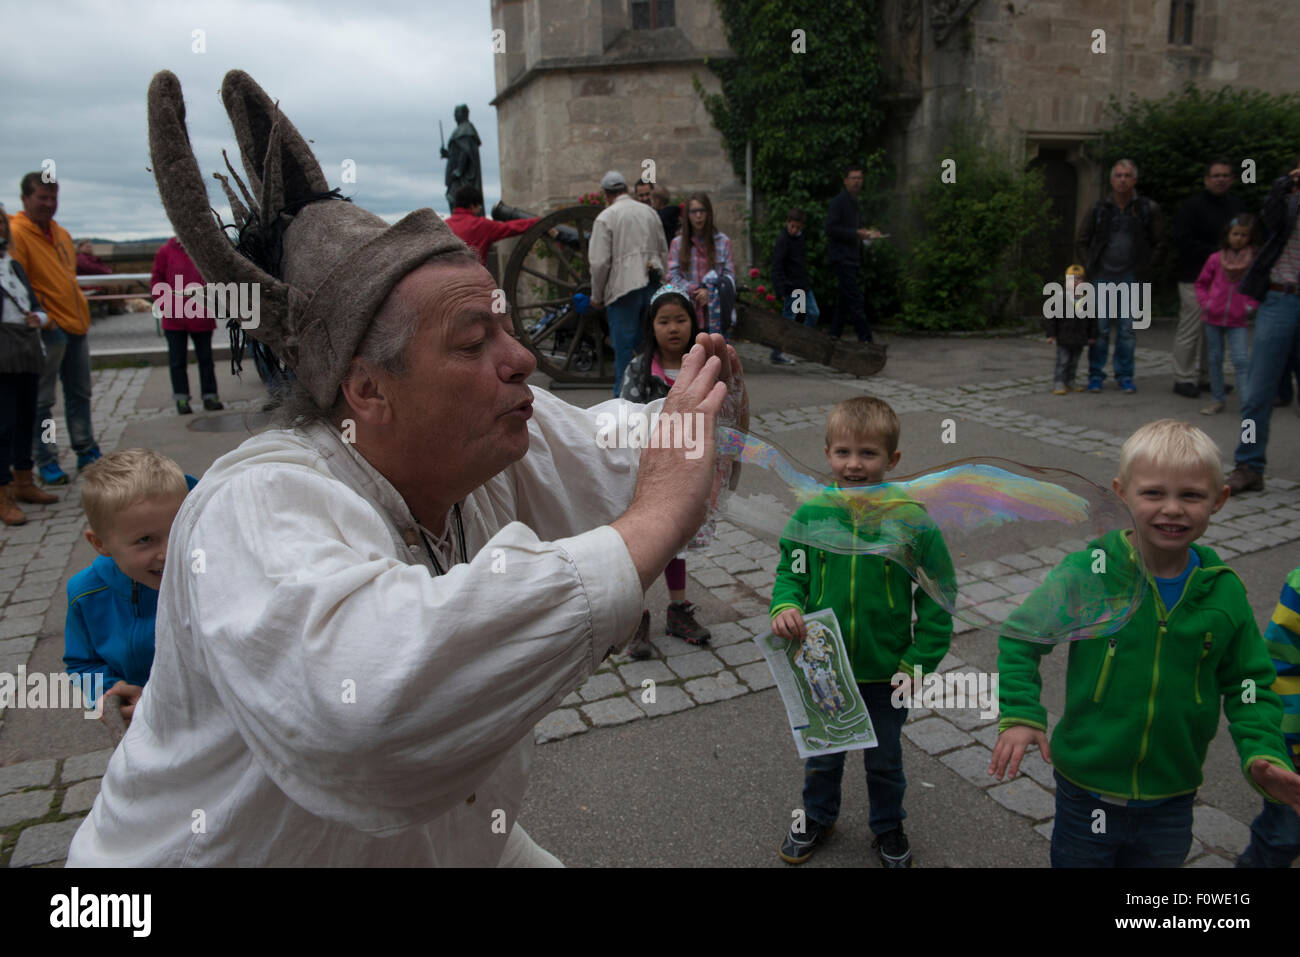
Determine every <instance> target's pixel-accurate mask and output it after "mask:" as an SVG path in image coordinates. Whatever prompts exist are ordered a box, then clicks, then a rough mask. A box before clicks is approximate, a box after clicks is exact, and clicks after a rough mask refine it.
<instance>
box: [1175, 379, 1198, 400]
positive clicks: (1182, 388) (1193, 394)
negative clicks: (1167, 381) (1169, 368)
mask: <svg viewBox="0 0 1300 957" xmlns="http://www.w3.org/2000/svg"><path fill="white" fill-rule="evenodd" d="M1200 394H1201V390H1200V388H1199V387H1197V386H1194V385H1192V384H1191V383H1190V382H1175V383H1174V395H1181V396H1182V397H1183V398H1184V399H1195V398H1199V397H1200Z"/></svg>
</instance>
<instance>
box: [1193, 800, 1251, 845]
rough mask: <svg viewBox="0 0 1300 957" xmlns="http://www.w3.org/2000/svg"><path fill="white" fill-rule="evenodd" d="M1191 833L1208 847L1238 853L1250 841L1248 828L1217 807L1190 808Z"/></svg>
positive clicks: (1204, 805)
mask: <svg viewBox="0 0 1300 957" xmlns="http://www.w3.org/2000/svg"><path fill="white" fill-rule="evenodd" d="M1192 834H1194V835H1195V836H1196V837H1197V838H1198V839H1199V840H1200V842H1201V843H1202V844H1204V845H1205V846H1206V847H1209V848H1215V849H1218V850H1222V851H1228V852H1230V853H1232V854H1234V855H1236V854H1240V853H1241V852H1242V851H1244V850H1245V849H1246V845H1247V844H1249V843H1250V828H1249V827H1247V826H1246V825H1245V824H1242V823H1241V822H1240V821H1238V820H1237V819H1236V818H1234V817H1230V816H1229V815H1227V814H1225V813H1224V812H1223V811H1220V810H1219V809H1218V808H1217V807H1210V806H1209V805H1208V804H1201V805H1198V806H1196V807H1194V808H1192Z"/></svg>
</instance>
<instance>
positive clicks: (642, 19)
mask: <svg viewBox="0 0 1300 957" xmlns="http://www.w3.org/2000/svg"><path fill="white" fill-rule="evenodd" d="M674 23H675V18H674V16H673V0H632V29H633V30H658V29H659V28H660V27H671V26H673V25H674Z"/></svg>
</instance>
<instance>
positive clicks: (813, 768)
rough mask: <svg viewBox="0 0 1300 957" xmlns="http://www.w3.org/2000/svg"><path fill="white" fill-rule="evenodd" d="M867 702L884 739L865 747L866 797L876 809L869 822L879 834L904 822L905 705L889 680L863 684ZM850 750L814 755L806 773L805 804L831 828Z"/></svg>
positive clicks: (873, 830) (804, 778) (863, 694)
mask: <svg viewBox="0 0 1300 957" xmlns="http://www.w3.org/2000/svg"><path fill="white" fill-rule="evenodd" d="M858 690H859V691H861V692H862V700H863V703H864V704H866V706H867V713H868V714H869V715H871V724H872V727H874V728H875V731H876V739H877V740H878V741H879V744H877V745H876V747H874V748H868V749H867V750H865V751H863V752H862V763H863V765H864V766H865V767H866V771H867V797H868V799H869V800H870V802H871V814H870V817H869V818H868V819H867V823H868V824H869V825H870V827H871V833H872V834H876V835H880V834H885V833H887V832H889V831H892V830H893V829H894V828H896V827H899V826H900V825H901V824H902V823H903V819H904V818H906V817H907V812H906V811H904V810H903V794H904V793H905V792H906V791H907V778H906V777H904V776H903V741H902V735H903V722H904V721H906V720H907V709H906V708H895V707H894V705H893V703H892V702H891V701H890V698H891V697H892V695H893V692H894V689H893V686H892V685H890V684H888V683H887V682H880V683H873V684H859V685H858ZM847 754H848V752H847V751H840V752H837V753H836V754H823V755H818V756H817V757H812V758H809V759H808V761H807V763H806V764H805V765H804V773H803V806H804V810H805V811H806V812H807V814H808V817H810V818H812V819H813V820H814V821H816V822H817V823H818V824H822V825H824V826H827V827H829V826H830V825H832V824H834V823H835V821H836V820H837V819H838V818H839V816H840V782H841V781H842V780H843V778H844V759H845V757H846V755H847Z"/></svg>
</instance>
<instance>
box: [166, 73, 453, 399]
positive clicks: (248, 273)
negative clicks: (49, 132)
mask: <svg viewBox="0 0 1300 957" xmlns="http://www.w3.org/2000/svg"><path fill="white" fill-rule="evenodd" d="M221 99H222V102H223V103H224V104H225V107H226V112H227V114H228V115H229V116H230V122H231V125H232V126H233V127H234V131H235V140H236V142H237V143H238V145H239V155H240V159H241V161H242V163H243V167H244V172H245V174H246V175H247V177H248V186H247V187H246V186H245V185H244V183H243V181H242V180H240V178H239V176H238V174H236V173H235V171H234V169H233V168H231V166H230V160H229V158H227V159H226V168H227V169H228V170H229V172H230V174H231V176H232V177H233V178H234V180H235V182H236V183H237V184H238V186H239V189H240V192H241V194H242V195H243V201H242V202H241V201H240V199H238V198H237V197H236V196H235V194H234V192H233V191H232V190H231V188H230V182H229V180H227V179H226V177H225V176H223V175H222V174H220V173H214V174H213V176H214V177H216V178H217V179H219V180H220V181H221V185H222V188H223V189H224V190H225V192H226V195H227V197H228V198H229V200H230V208H231V211H232V212H233V214H234V217H235V225H236V226H237V227H239V231H240V242H239V246H238V247H236V246H235V245H234V244H232V243H231V241H230V239H229V238H228V237H227V235H226V233H225V232H224V230H223V228H222V226H221V224H220V222H219V221H218V219H217V217H216V214H215V213H214V212H213V211H212V209H211V206H210V204H209V202H208V194H207V189H206V187H205V186H204V182H203V176H202V174H201V173H200V171H199V165H198V162H197V160H196V159H195V158H194V151H193V148H192V147H191V145H190V139H189V133H188V131H187V130H186V126H185V100H184V98H183V97H182V95H181V85H180V81H179V80H178V79H177V78H176V76H175V74H173V73H171V72H170V71H167V70H163V71H162V72H160V73H158V74H157V75H156V76H155V77H154V78H153V81H152V82H151V83H150V84H149V151H150V154H151V156H152V159H153V170H154V177H155V178H156V179H157V182H158V193H159V195H160V196H161V197H162V202H163V208H164V209H165V210H166V211H167V216H168V218H169V219H170V220H171V223H172V227H173V228H174V229H175V230H176V235H177V236H178V237H180V240H181V242H182V243H183V244H184V245H185V248H186V251H187V252H188V253H189V255H190V257H191V258H192V259H193V260H194V263H195V265H197V266H198V267H199V271H200V272H201V273H202V274H203V277H204V280H205V281H207V282H212V283H227V282H239V283H257V284H258V285H259V304H260V315H259V316H258V323H257V325H256V326H255V327H250V328H248V329H247V330H246V331H247V333H248V334H249V335H251V336H253V337H254V338H255V339H257V340H258V341H259V342H262V343H264V344H265V345H266V346H267V348H269V349H271V350H272V351H273V352H275V353H276V355H278V356H280V357H281V358H282V359H283V360H284V361H285V363H286V364H287V365H288V366H289V367H290V368H292V369H293V370H294V374H295V375H296V376H297V377H298V379H299V380H300V381H301V382H302V383H303V385H304V386H305V387H306V388H307V390H308V391H309V392H310V394H311V396H312V399H313V400H314V401H315V402H316V404H317V405H318V406H319V407H321V408H322V409H328V408H330V407H331V406H332V405H333V404H334V401H335V398H336V397H337V395H338V389H339V384H340V383H341V382H342V381H343V377H344V375H345V374H346V373H347V370H348V366H349V364H350V363H351V361H352V357H353V356H354V355H355V354H356V351H357V347H358V346H359V345H360V343H361V340H362V338H363V337H364V336H365V334H366V330H367V329H369V327H370V322H371V320H372V319H373V318H374V315H375V312H376V311H377V310H378V309H379V307H380V305H381V304H382V303H383V301H384V299H385V298H387V296H388V294H389V293H390V292H391V291H392V289H393V287H394V286H396V285H397V283H398V282H399V281H400V280H401V279H402V277H404V276H405V275H406V274H407V273H409V272H410V271H411V270H413V269H415V268H416V267H418V266H420V265H423V264H424V263H426V262H428V261H429V260H430V259H432V258H434V257H436V256H441V255H444V254H446V253H452V252H456V251H463V250H465V249H466V246H465V244H464V243H463V242H461V240H459V239H458V238H456V236H455V235H454V234H453V233H452V231H451V230H450V229H449V228H448V227H447V225H446V223H444V222H443V221H442V217H441V216H439V215H438V214H437V213H435V212H434V211H433V210H432V209H418V210H416V211H415V212H413V213H411V214H410V215H408V216H406V217H405V218H403V219H401V220H400V221H398V222H397V223H395V224H394V225H392V226H389V225H388V224H387V223H386V222H384V221H383V220H382V219H380V218H379V217H378V216H376V215H374V214H373V213H370V212H367V211H366V210H364V209H361V208H360V207H358V206H355V205H353V204H352V202H351V201H349V200H345V199H343V197H342V196H340V195H339V193H338V190H333V191H331V190H330V188H329V184H328V183H327V182H326V181H325V174H324V173H323V172H322V171H321V167H320V164H319V163H318V162H317V161H316V157H315V156H314V155H313V154H312V151H311V149H310V148H309V147H308V145H307V141H306V140H305V139H303V137H302V135H301V134H300V133H299V132H298V130H297V129H296V128H295V127H294V125H293V124H292V123H291V122H289V119H288V117H286V116H285V115H284V114H283V113H281V112H280V110H279V108H278V106H277V104H276V103H274V102H273V101H272V100H271V98H270V97H269V96H267V94H266V93H265V91H263V90H262V88H261V87H260V86H258V85H257V83H256V82H255V81H254V80H253V78H252V77H250V76H249V75H248V74H247V73H244V72H243V71H242V70H231V71H230V72H229V73H227V74H226V77H225V80H224V81H223V83H222V85H221ZM223 155H224V151H223Z"/></svg>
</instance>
